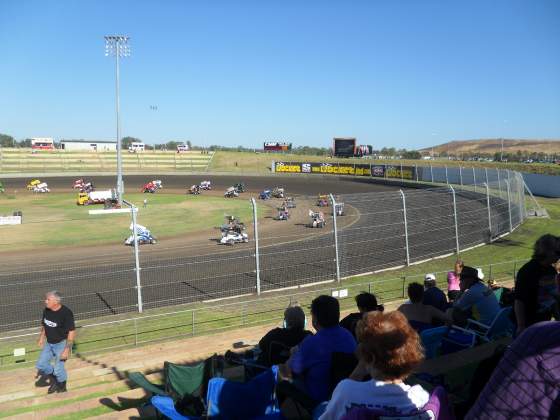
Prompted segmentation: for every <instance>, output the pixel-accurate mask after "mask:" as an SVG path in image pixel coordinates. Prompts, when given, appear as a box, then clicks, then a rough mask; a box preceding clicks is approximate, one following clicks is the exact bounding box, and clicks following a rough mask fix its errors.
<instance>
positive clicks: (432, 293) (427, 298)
mask: <svg viewBox="0 0 560 420" xmlns="http://www.w3.org/2000/svg"><path fill="white" fill-rule="evenodd" d="M422 303H423V304H424V305H430V306H433V307H434V308H436V309H439V310H440V311H442V312H445V311H446V310H447V308H448V306H449V303H448V302H447V297H446V296H445V293H443V291H442V290H441V289H440V288H439V287H437V285H436V276H435V274H431V273H430V274H426V276H425V277H424V299H423V300H422Z"/></svg>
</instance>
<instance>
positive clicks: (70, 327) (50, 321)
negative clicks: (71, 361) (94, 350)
mask: <svg viewBox="0 0 560 420" xmlns="http://www.w3.org/2000/svg"><path fill="white" fill-rule="evenodd" d="M61 301H62V297H61V296H60V293H58V292H56V291H52V292H48V293H47V294H46V295H45V309H44V310H43V318H42V321H41V324H42V326H41V334H40V336H39V341H38V344H39V347H42V350H41V353H40V354H39V359H38V360H37V364H36V367H37V370H38V371H39V372H38V373H39V379H38V380H37V381H36V382H35V386H37V387H44V386H48V387H49V390H48V393H49V394H52V393H54V392H66V379H67V374H66V369H65V368H64V363H65V362H66V360H68V358H69V357H70V353H71V351H72V345H73V343H74V339H75V337H76V329H75V326H74V314H73V313H72V311H71V310H70V309H68V308H67V307H66V306H64V305H62V303H61ZM45 339H46V342H45ZM53 359H54V368H53V366H52V364H51V361H52V360H53Z"/></svg>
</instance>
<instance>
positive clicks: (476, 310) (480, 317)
mask: <svg viewBox="0 0 560 420" xmlns="http://www.w3.org/2000/svg"><path fill="white" fill-rule="evenodd" d="M461 288H462V289H464V292H463V294H462V295H461V297H460V298H459V299H458V300H456V301H455V302H453V308H451V309H450V315H451V316H452V318H453V320H454V321H455V323H457V324H459V325H462V324H464V323H465V322H466V319H467V318H473V319H475V320H476V321H479V322H481V323H483V324H485V325H490V324H491V323H492V321H493V320H494V318H495V317H496V315H497V314H498V312H499V311H500V304H499V303H498V300H497V299H496V296H495V295H494V291H493V290H492V289H490V288H488V287H487V286H486V285H485V284H484V283H483V282H482V280H481V279H480V278H478V270H477V269H476V268H472V267H467V266H465V267H463V269H462V271H461Z"/></svg>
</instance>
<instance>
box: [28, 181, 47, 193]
mask: <svg viewBox="0 0 560 420" xmlns="http://www.w3.org/2000/svg"><path fill="white" fill-rule="evenodd" d="M31 191H33V192H34V193H48V192H51V190H50V189H49V186H48V185H47V183H46V182H41V183H40V184H35V185H34V186H33V188H32V189H31Z"/></svg>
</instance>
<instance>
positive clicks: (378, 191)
mask: <svg viewBox="0 0 560 420" xmlns="http://www.w3.org/2000/svg"><path fill="white" fill-rule="evenodd" d="M155 178H157V179H162V181H163V186H164V189H163V191H162V192H161V193H174V194H177V193H182V194H184V193H185V189H186V187H187V186H190V185H192V184H195V183H199V182H200V181H202V180H203V179H209V180H211V181H212V184H213V190H214V191H213V192H212V193H213V194H223V191H224V190H225V189H226V188H227V187H229V186H231V185H232V184H233V183H235V182H239V181H242V182H244V183H245V184H246V185H247V188H248V192H246V193H244V194H242V195H241V196H240V197H239V198H236V200H246V199H248V198H249V197H251V196H255V197H256V196H257V195H258V192H260V191H261V190H263V189H264V188H272V187H274V186H277V185H281V186H283V187H284V188H285V189H286V192H287V195H294V196H296V201H297V204H298V207H297V208H296V209H293V211H292V217H291V218H290V220H289V221H276V220H273V219H272V217H271V216H267V217H264V218H263V219H262V220H261V221H260V222H259V242H260V260H259V261H260V278H261V289H262V290H263V291H266V290H271V289H276V288H281V287H288V286H295V285H301V284H306V283H311V282H317V281H322V280H329V279H333V278H335V276H336V264H335V247H334V235H333V230H332V228H333V223H332V216H331V214H330V213H331V211H330V210H331V209H330V207H329V208H328V209H326V210H325V214H326V219H327V226H326V227H325V228H323V229H313V228H309V227H307V226H306V224H307V223H308V221H309V217H308V215H307V212H308V210H309V209H310V208H312V209H315V210H318V208H317V207H315V206H314V204H315V197H316V194H318V193H333V194H335V195H339V196H340V198H339V200H341V201H344V202H345V204H346V208H345V210H346V214H345V215H344V216H343V217H340V218H338V222H339V235H338V241H339V249H340V255H339V258H340V271H341V275H342V276H348V275H353V274H358V273H364V272H369V271H374V270H378V269H381V268H387V267H391V266H397V265H402V264H403V263H404V261H405V258H406V256H405V250H404V247H405V243H404V232H403V224H402V202H401V199H400V195H399V193H397V192H396V190H398V189H399V187H396V186H390V185H383V184H378V183H373V182H368V181H369V180H368V181H366V180H354V179H352V178H333V177H321V176H317V177H301V178H300V177H282V178H280V177H238V176H213V175H209V176H207V177H205V176H169V175H168V176H165V175H164V176H130V177H125V189H127V188H131V189H132V188H134V190H135V191H136V190H137V188H139V186H141V185H142V184H143V183H145V182H147V181H148V180H150V179H155ZM88 179H92V180H93V181H94V183H95V185H96V187H97V188H99V189H102V188H109V187H111V186H112V185H113V184H114V178H112V177H111V178H109V177H92V178H88ZM41 180H42V181H46V182H48V184H49V187H50V188H51V189H52V191H69V190H70V187H71V185H72V183H73V181H74V178H71V177H60V178H44V179H43V178H41ZM27 182H28V179H5V180H4V184H5V186H6V189H7V190H8V191H9V190H11V189H22V190H23V189H24V188H25V185H26V183H27ZM132 186H134V187H132ZM409 191H410V192H407V194H410V198H407V200H408V203H409V204H408V205H409V220H410V221H412V222H414V220H415V219H416V220H418V221H419V220H423V221H425V223H411V222H409V246H410V251H411V255H410V259H411V261H418V260H421V259H424V258H428V257H432V256H435V255H440V254H443V253H446V252H449V251H451V250H453V249H454V246H455V239H454V235H455V232H454V227H453V223H452V217H453V216H452V214H451V215H450V214H449V213H450V212H449V200H448V197H447V196H445V195H444V194H443V193H441V192H435V191H425V190H417V189H412V190H409ZM159 193H160V192H158V194H159ZM465 194H466V193H465ZM279 202H280V200H271V201H266V202H259V204H260V205H267V206H269V207H270V211H269V214H270V215H274V214H275V210H274V209H275V207H276V206H277V205H278V204H279ZM457 205H458V208H460V207H461V206H462V210H464V211H465V212H466V213H469V214H471V215H473V216H475V215H476V212H483V211H485V207H484V203H483V202H482V201H480V200H477V199H476V197H467V196H465V197H463V200H461V197H459V201H458V204H457ZM415 209H416V210H415ZM495 222H496V226H499V224H500V223H504V221H503V220H501V216H499V215H497V216H496V221H495ZM462 229H463V232H464V233H463V235H462V239H461V241H462V242H463V243H462V244H461V245H462V246H463V247H464V246H467V245H469V244H474V243H478V242H481V241H484V240H485V239H486V235H487V232H483V230H481V229H480V223H479V220H477V217H469V218H468V220H467V219H465V221H464V228H462ZM434 230H438V233H437V239H436V240H426V235H431V237H433V235H434ZM247 232H248V233H249V237H250V242H249V243H247V244H237V245H235V246H233V247H228V246H220V245H218V244H217V242H216V240H215V238H217V236H219V232H217V231H215V230H213V231H208V230H207V231H200V232H193V233H192V234H189V235H187V236H184V237H175V238H163V239H162V240H161V241H160V242H159V243H158V244H157V245H145V246H142V247H141V258H140V266H141V267H142V270H141V282H142V295H143V302H144V308H145V309H149V308H156V307H161V306H169V305H176V304H182V303H187V302H193V301H200V300H209V299H217V298H223V297H228V296H235V295H241V294H246V293H254V292H255V290H256V265H255V243H254V234H253V229H252V227H249V228H248V230H247ZM0 258H1V260H0V292H1V296H2V300H3V304H2V305H1V307H0V323H1V329H2V330H3V331H8V330H15V329H20V328H25V327H31V326H34V325H37V319H38V318H39V317H40V312H41V307H42V306H41V305H42V304H41V302H42V296H43V294H44V292H45V291H48V290H53V289H56V290H59V291H61V292H62V294H63V296H64V300H65V304H67V305H68V306H69V307H70V308H72V309H73V311H74V313H75V314H76V317H77V318H78V319H85V318H91V317H96V316H103V315H111V314H118V313H124V312H133V311H136V310H137V306H136V302H137V291H136V288H135V284H136V275H135V271H134V258H133V251H132V248H129V247H125V246H124V245H121V244H115V245H107V246H96V247H80V246H79V244H76V246H75V247H67V248H56V249H50V250H38V251H36V252H33V255H32V258H30V253H29V252H26V253H23V254H17V253H13V252H12V253H5V254H2V255H0Z"/></svg>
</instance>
